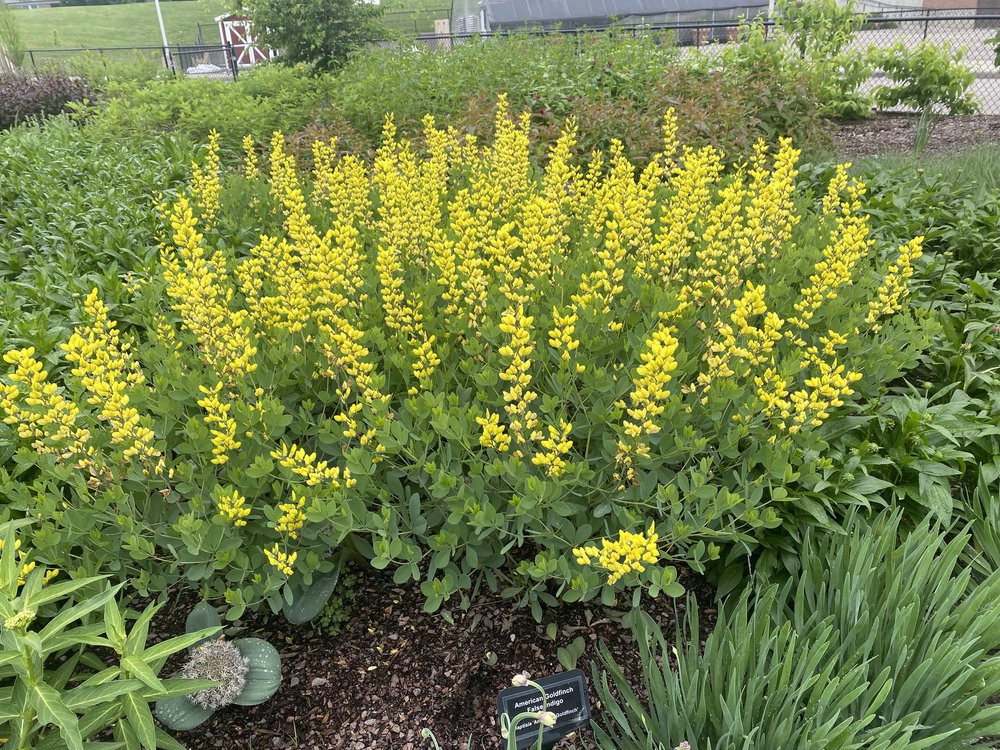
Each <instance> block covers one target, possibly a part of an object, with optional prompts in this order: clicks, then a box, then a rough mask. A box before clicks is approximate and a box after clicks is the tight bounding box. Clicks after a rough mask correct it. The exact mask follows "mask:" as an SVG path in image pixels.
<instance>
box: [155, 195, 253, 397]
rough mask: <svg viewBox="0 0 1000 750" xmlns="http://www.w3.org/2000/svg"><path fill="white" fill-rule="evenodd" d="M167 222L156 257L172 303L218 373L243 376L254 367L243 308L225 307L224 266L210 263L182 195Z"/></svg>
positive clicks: (230, 295) (228, 302) (228, 303)
mask: <svg viewBox="0 0 1000 750" xmlns="http://www.w3.org/2000/svg"><path fill="white" fill-rule="evenodd" d="M170 223H171V226H172V227H173V230H174V235H173V242H174V246H173V248H168V249H166V250H165V251H164V253H163V255H162V257H161V261H160V262H161V266H162V267H163V276H164V279H165V280H166V282H167V295H168V296H169V297H170V299H171V300H172V308H173V309H174V311H175V312H177V313H178V314H179V315H180V317H181V321H182V323H183V325H184V327H185V328H186V329H187V330H188V331H190V332H191V333H192V334H193V335H194V336H195V338H196V339H197V340H198V343H199V346H200V348H201V350H202V352H203V354H204V357H205V359H206V361H207V362H208V364H209V365H210V366H211V367H212V368H213V369H214V370H215V371H216V373H217V374H219V375H220V377H223V378H224V379H225V380H227V381H230V382H231V381H235V380H237V379H240V378H243V377H245V376H246V375H248V374H250V373H252V372H253V371H255V370H256V369H257V365H256V363H255V362H254V361H253V358H254V356H255V355H256V354H257V347H256V346H255V345H254V344H253V341H252V334H251V330H250V320H249V313H248V311H247V310H233V309H232V308H231V302H232V299H233V289H232V287H231V286H228V285H227V284H226V282H227V281H228V278H227V274H228V269H226V268H224V267H222V268H219V267H216V261H217V260H219V259H218V258H214V257H213V259H212V260H211V262H210V261H209V260H208V258H206V255H205V249H204V247H203V244H202V243H203V241H204V237H203V236H202V235H201V234H200V233H199V232H198V231H197V230H198V221H197V219H195V217H194V213H193V212H192V210H191V205H190V203H189V202H188V200H187V198H185V197H184V196H181V197H179V198H178V199H177V202H176V203H175V204H174V206H173V209H172V210H171V213H170Z"/></svg>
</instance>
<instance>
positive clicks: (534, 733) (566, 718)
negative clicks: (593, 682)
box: [497, 669, 590, 750]
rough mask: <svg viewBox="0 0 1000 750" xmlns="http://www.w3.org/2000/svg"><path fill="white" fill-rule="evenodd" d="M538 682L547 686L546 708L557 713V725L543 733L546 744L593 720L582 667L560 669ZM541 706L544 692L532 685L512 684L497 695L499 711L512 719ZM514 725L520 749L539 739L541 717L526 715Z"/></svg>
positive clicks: (550, 744) (539, 709)
mask: <svg viewBox="0 0 1000 750" xmlns="http://www.w3.org/2000/svg"><path fill="white" fill-rule="evenodd" d="M535 682H537V683H538V684H539V685H541V686H542V687H543V688H545V695H546V697H547V702H546V709H547V710H548V711H551V712H552V713H554V714H555V715H556V725H555V726H554V727H551V728H548V729H546V730H545V733H544V734H543V735H542V747H552V746H553V745H554V744H555V743H556V742H558V741H559V740H561V739H562V738H563V737H565V736H566V735H567V734H570V733H572V732H575V731H577V730H579V729H582V728H584V727H586V726H587V725H588V724H589V723H590V700H589V698H588V697H587V683H586V681H585V680H584V677H583V671H582V670H579V669H573V670H570V671H569V672H560V673H559V674H554V675H552V676H550V677H543V678H541V679H538V680H535ZM541 710H542V696H541V695H540V694H539V692H538V690H536V689H535V688H533V687H531V686H530V685H528V686H526V687H509V688H507V689H506V690H503V691H501V692H500V695H498V696H497V711H499V712H500V715H501V716H503V715H504V714H507V716H509V717H510V719H511V720H512V721H513V719H514V717H515V716H517V715H518V714H520V713H524V712H525V711H541ZM510 729H511V733H512V734H513V735H514V738H515V741H516V743H517V747H518V749H519V750H520V749H521V748H528V747H531V746H532V745H533V744H534V743H535V742H536V741H537V740H538V720H537V719H524V720H522V721H519V722H518V724H517V726H516V727H515V726H512V727H511V728H510Z"/></svg>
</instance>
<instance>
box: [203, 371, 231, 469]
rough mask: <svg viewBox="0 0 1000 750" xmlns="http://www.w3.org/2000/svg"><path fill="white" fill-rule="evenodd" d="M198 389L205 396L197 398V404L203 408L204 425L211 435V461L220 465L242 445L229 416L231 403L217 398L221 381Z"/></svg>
mask: <svg viewBox="0 0 1000 750" xmlns="http://www.w3.org/2000/svg"><path fill="white" fill-rule="evenodd" d="M198 390H199V391H201V393H202V394H203V395H204V396H205V397H204V398H201V399H198V406H200V407H201V408H202V409H204V410H205V425H206V426H207V427H208V429H209V432H210V433H211V435H212V455H213V456H214V458H213V459H212V463H213V464H219V465H222V464H224V463H226V462H228V461H229V454H230V453H231V452H232V451H235V450H238V449H239V447H240V445H242V443H240V441H239V440H237V439H236V420H235V419H233V418H232V417H231V416H229V412H230V410H231V409H232V406H233V405H232V404H224V403H222V401H220V400H219V394H220V393H222V383H217V384H216V385H215V387H213V388H206V387H205V386H203V385H200V386H198Z"/></svg>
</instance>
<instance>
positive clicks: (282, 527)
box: [274, 490, 306, 539]
mask: <svg viewBox="0 0 1000 750" xmlns="http://www.w3.org/2000/svg"><path fill="white" fill-rule="evenodd" d="M304 507H306V499H305V498H304V497H299V496H298V495H296V494H295V490H292V499H291V501H290V502H287V503H281V504H280V505H279V506H278V510H280V511H281V518H279V519H278V522H277V524H275V526H274V530H275V531H277V532H278V533H279V534H287V535H288V538H289V539H298V538H299V531H300V530H301V529H302V527H303V526H305V523H306V514H305V513H303V512H302V509H303V508H304Z"/></svg>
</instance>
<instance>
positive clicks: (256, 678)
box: [233, 638, 281, 706]
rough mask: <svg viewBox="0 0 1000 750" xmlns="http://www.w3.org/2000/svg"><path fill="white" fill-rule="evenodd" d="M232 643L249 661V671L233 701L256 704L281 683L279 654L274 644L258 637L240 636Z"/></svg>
mask: <svg viewBox="0 0 1000 750" xmlns="http://www.w3.org/2000/svg"><path fill="white" fill-rule="evenodd" d="M234 643H235V644H236V648H238V649H239V650H240V653H241V654H243V656H245V657H246V658H247V659H248V660H249V661H250V671H249V672H248V673H247V684H246V687H245V688H244V689H243V693H242V694H241V695H240V696H239V697H238V698H237V699H236V700H235V701H233V703H235V704H236V705H238V706H256V705H257V704H258V703H263V702H264V701H266V700H267V699H268V698H270V697H271V696H272V695H274V694H275V693H276V692H277V690H278V687H279V686H280V685H281V656H280V655H279V654H278V651H277V649H275V647H274V646H272V645H271V644H270V643H268V642H267V641H265V640H262V639H260V638H240V639H239V640H237V641H234Z"/></svg>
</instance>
